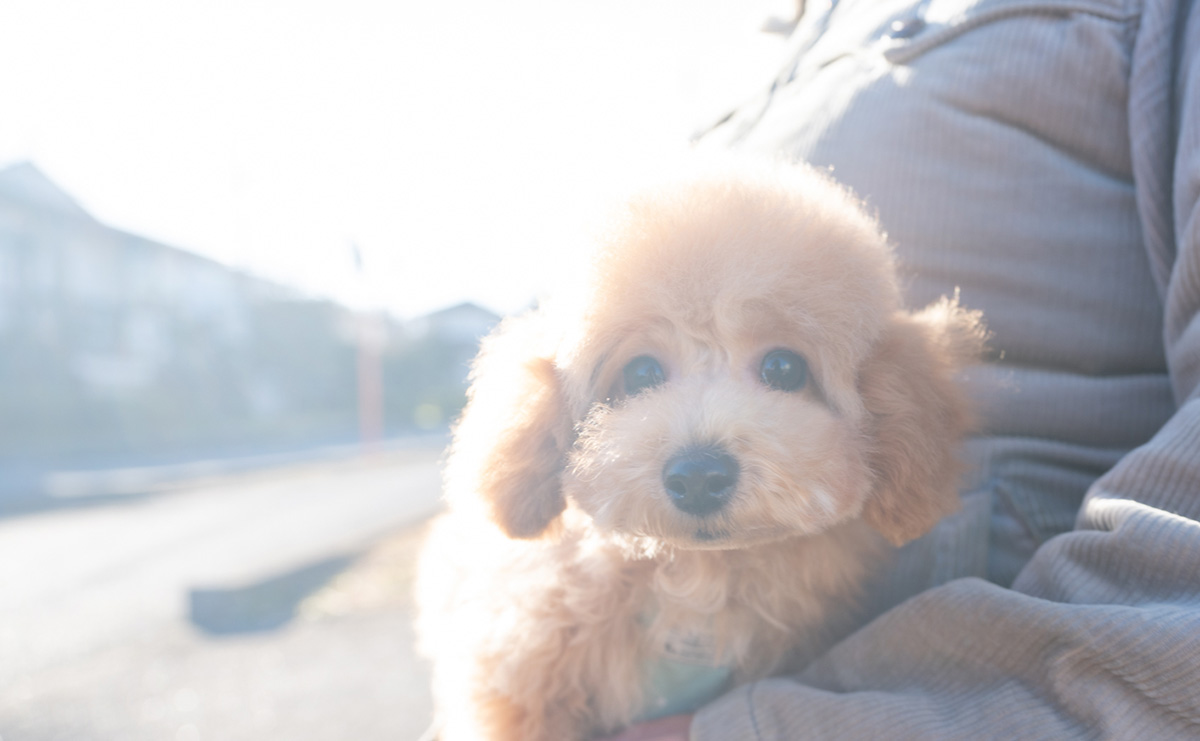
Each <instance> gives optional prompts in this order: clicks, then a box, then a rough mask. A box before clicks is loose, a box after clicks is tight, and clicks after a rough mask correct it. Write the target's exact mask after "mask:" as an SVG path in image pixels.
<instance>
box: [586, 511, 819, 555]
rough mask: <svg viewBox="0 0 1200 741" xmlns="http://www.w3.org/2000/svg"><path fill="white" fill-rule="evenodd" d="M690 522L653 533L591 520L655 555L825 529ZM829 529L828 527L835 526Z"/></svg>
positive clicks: (742, 545)
mask: <svg viewBox="0 0 1200 741" xmlns="http://www.w3.org/2000/svg"><path fill="white" fill-rule="evenodd" d="M689 520H691V521H687V522H680V521H675V522H672V523H670V524H669V525H668V524H666V523H663V524H662V526H661V527H660V528H659V529H656V530H655V531H654V532H648V531H647V530H646V529H645V528H644V527H643V528H638V529H631V530H626V529H625V528H623V527H620V526H616V527H606V526H605V525H604V524H603V523H599V522H596V521H594V520H593V521H592V523H591V524H592V527H593V528H595V529H596V530H598V531H600V532H607V533H608V534H609V535H611V536H615V537H617V538H620V539H626V540H628V541H629V542H630V543H636V544H638V550H639V551H643V552H646V553H656V552H658V551H660V550H661V549H662V547H663V546H666V547H668V548H671V549H676V550H687V551H735V550H745V549H748V548H756V547H759V546H764V545H770V544H772V543H778V542H780V541H784V540H789V539H791V538H803V537H809V536H813V535H819V534H821V533H823V532H826V531H827V530H828V529H829V528H827V527H812V528H804V529H797V528H794V527H788V526H786V525H782V524H779V525H759V526H754V527H747V526H744V525H743V526H739V525H737V524H735V523H733V522H731V521H730V520H729V518H723V517H714V518H711V519H699V518H689ZM835 526H836V525H834V526H831V527H835Z"/></svg>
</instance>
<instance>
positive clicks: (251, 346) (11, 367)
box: [0, 163, 498, 461]
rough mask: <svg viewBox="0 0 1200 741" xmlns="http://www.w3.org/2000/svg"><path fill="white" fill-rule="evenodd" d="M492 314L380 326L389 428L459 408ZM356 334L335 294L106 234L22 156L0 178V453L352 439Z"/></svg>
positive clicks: (430, 423) (442, 315)
mask: <svg viewBox="0 0 1200 741" xmlns="http://www.w3.org/2000/svg"><path fill="white" fill-rule="evenodd" d="M497 320H498V317H496V316H495V315H494V314H491V313H490V312H487V311H486V310H483V309H480V308H478V307H473V306H472V305H469V304H468V305H462V306H457V307H452V308H451V309H448V310H445V311H443V312H436V313H435V314H432V315H430V316H429V317H426V318H424V319H423V320H420V321H418V322H417V323H416V325H415V326H412V327H406V326H404V325H401V324H399V323H397V322H395V321H392V320H386V321H385V334H386V337H385V342H384V354H383V360H382V362H383V365H384V367H383V375H384V378H385V382H386V388H385V392H384V404H385V410H386V412H387V414H386V415H385V420H386V425H387V431H388V432H389V433H390V434H397V433H403V432H404V431H405V430H408V429H416V428H430V427H437V426H440V425H444V424H446V423H448V421H449V420H450V419H452V418H453V416H454V415H455V414H457V411H458V409H459V408H460V407H461V404H462V398H463V391H464V385H463V384H464V379H465V367H466V364H467V362H468V360H469V358H470V356H471V355H473V354H474V351H475V348H476V346H477V343H478V339H479V337H480V336H481V335H482V334H483V333H484V332H486V331H487V329H489V328H490V327H491V326H492V324H494V323H495V322H496V321H497ZM353 324H354V323H353V321H352V317H351V316H350V315H349V313H348V310H346V309H345V308H343V307H340V306H338V305H336V304H334V303H332V302H330V301H325V300H319V299H315V298H311V297H306V296H303V295H301V294H299V293H297V292H296V291H293V290H291V289H288V288H285V287H283V286H280V285H277V284H275V283H272V282H270V281H266V280H262V279H259V278H256V277H254V276H250V275H246V274H244V273H241V272H239V271H236V270H233V269H230V268H228V267H226V266H224V265H221V264H220V263H217V262H214V261H212V260H209V259H206V258H204V257H200V256H198V255H195V254H192V253H189V252H186V251H184V250H180V249H177V248H174V247H171V246H169V245H165V244H162V243H159V242H155V241H153V240H150V239H146V238H144V237H140V236H137V235H134V234H130V233H127V232H124V231H121V230H119V229H114V228H112V227H109V226H106V225H104V224H102V223H100V222H98V221H97V220H96V219H94V218H93V217H92V216H91V215H89V214H88V213H87V212H86V211H85V210H84V209H83V208H82V207H81V206H80V205H79V204H78V203H77V202H76V201H75V200H74V199H72V198H71V197H70V196H69V195H68V194H66V193H64V192H63V191H62V190H61V189H60V188H59V187H58V186H57V185H55V184H54V183H53V182H52V181H51V180H49V179H48V178H47V177H46V176H45V175H44V174H43V173H42V172H40V171H39V170H38V169H37V168H36V167H35V166H34V165H32V164H30V163H22V164H17V165H14V166H11V167H9V168H7V169H4V170H0V461H3V460H4V459H5V458H8V459H10V460H11V459H13V458H24V457H28V456H35V457H50V458H64V457H66V458H69V457H72V456H76V457H78V456H105V455H109V456H111V455H117V456H124V457H126V458H130V457H132V458H138V457H154V456H171V455H175V456H178V455H186V454H189V453H195V454H204V455H212V454H222V453H225V452H233V451H237V450H241V449H243V448H245V449H252V450H258V449H262V448H264V447H269V448H279V447H289V446H296V445H307V444H317V443H322V442H334V441H348V440H351V439H353V438H354V437H355V435H356V434H357V429H358V428H357V422H356V419H357V415H358V408H357V403H356V396H357V395H356V378H357V374H356V368H355V363H356V351H355V346H354V344H355V338H354V333H353V332H351V331H347V327H351V326H353ZM435 411H436V413H434V412H435Z"/></svg>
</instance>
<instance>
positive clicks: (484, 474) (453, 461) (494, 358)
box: [447, 312, 572, 538]
mask: <svg viewBox="0 0 1200 741" xmlns="http://www.w3.org/2000/svg"><path fill="white" fill-rule="evenodd" d="M547 327H548V324H547V319H546V317H545V316H544V315H543V314H541V313H540V312H533V313H531V314H528V315H526V316H523V317H519V318H516V319H510V320H507V321H505V322H504V323H503V324H502V325H501V326H500V328H499V329H498V330H497V331H496V332H495V333H493V334H492V335H491V336H490V337H488V338H487V339H486V340H484V343H483V348H482V350H481V351H480V353H479V357H477V358H476V360H475V365H474V368H473V370H472V373H471V376H472V382H471V388H470V390H469V391H468V402H467V407H466V409H465V410H464V411H463V416H462V419H460V420H459V423H458V426H457V427H456V429H455V430H454V442H453V444H452V446H451V454H450V460H449V466H448V469H447V483H448V484H449V488H450V493H451V496H452V497H460V498H461V497H478V498H479V500H481V501H482V503H483V505H484V506H485V508H486V509H487V510H488V515H489V517H490V519H491V520H492V521H493V522H495V523H496V524H497V525H499V526H500V528H501V529H502V530H503V531H504V532H505V533H506V534H507V535H508V536H509V537H513V538H534V537H537V536H539V535H541V534H542V532H543V531H544V530H546V528H547V527H549V526H550V524H551V523H552V522H553V521H554V520H555V519H556V518H557V517H558V515H559V514H561V513H562V511H563V509H564V507H565V506H566V501H565V500H564V499H563V494H562V481H561V478H562V470H563V456H564V452H565V451H566V449H567V448H568V447H569V445H570V436H571V430H572V425H571V419H570V417H569V416H568V412H567V409H566V404H565V401H564V398H563V397H564V395H563V391H562V388H561V385H560V380H559V378H558V372H557V370H556V369H555V367H554V361H553V355H554V347H553V345H554V338H553V337H551V336H550V333H549V332H548V330H547Z"/></svg>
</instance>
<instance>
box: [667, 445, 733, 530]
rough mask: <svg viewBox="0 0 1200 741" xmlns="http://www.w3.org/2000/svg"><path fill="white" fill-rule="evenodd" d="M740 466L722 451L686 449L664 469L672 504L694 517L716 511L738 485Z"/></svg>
mask: <svg viewBox="0 0 1200 741" xmlns="http://www.w3.org/2000/svg"><path fill="white" fill-rule="evenodd" d="M737 478H738V463H737V461H736V460H735V459H734V457H733V456H731V455H729V454H728V453H726V452H725V451H724V450H721V449H720V448H694V449H689V450H685V451H683V452H682V453H679V454H678V455H676V456H675V457H673V458H671V459H670V460H669V461H667V465H665V466H663V485H664V486H665V487H666V488H667V493H668V494H670V495H671V501H673V502H674V503H675V506H676V507H678V508H679V509H681V510H683V511H684V512H687V513H688V514H692V515H700V516H703V515H707V514H711V513H713V512H716V511H717V510H719V509H720V508H721V507H723V506H725V503H726V502H727V501H729V497H730V496H732V494H733V490H734V488H735V487H736V486H737Z"/></svg>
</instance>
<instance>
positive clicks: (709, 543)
mask: <svg viewBox="0 0 1200 741" xmlns="http://www.w3.org/2000/svg"><path fill="white" fill-rule="evenodd" d="M803 535H805V533H798V532H796V531H795V530H791V529H788V528H785V527H779V528H777V529H767V528H763V529H757V530H754V531H738V530H736V529H726V528H723V527H719V526H716V525H715V524H712V525H710V524H705V523H699V524H698V525H697V527H696V529H694V530H692V531H691V532H687V533H681V534H677V535H670V536H666V537H663V538H662V540H663V541H664V542H666V543H669V544H670V545H672V546H674V547H675V548H679V549H682V550H690V551H735V550H744V549H746V548H754V547H757V546H762V545H768V544H770V543H777V542H779V541H781V540H787V539H789V538H796V537H801V536H803Z"/></svg>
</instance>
